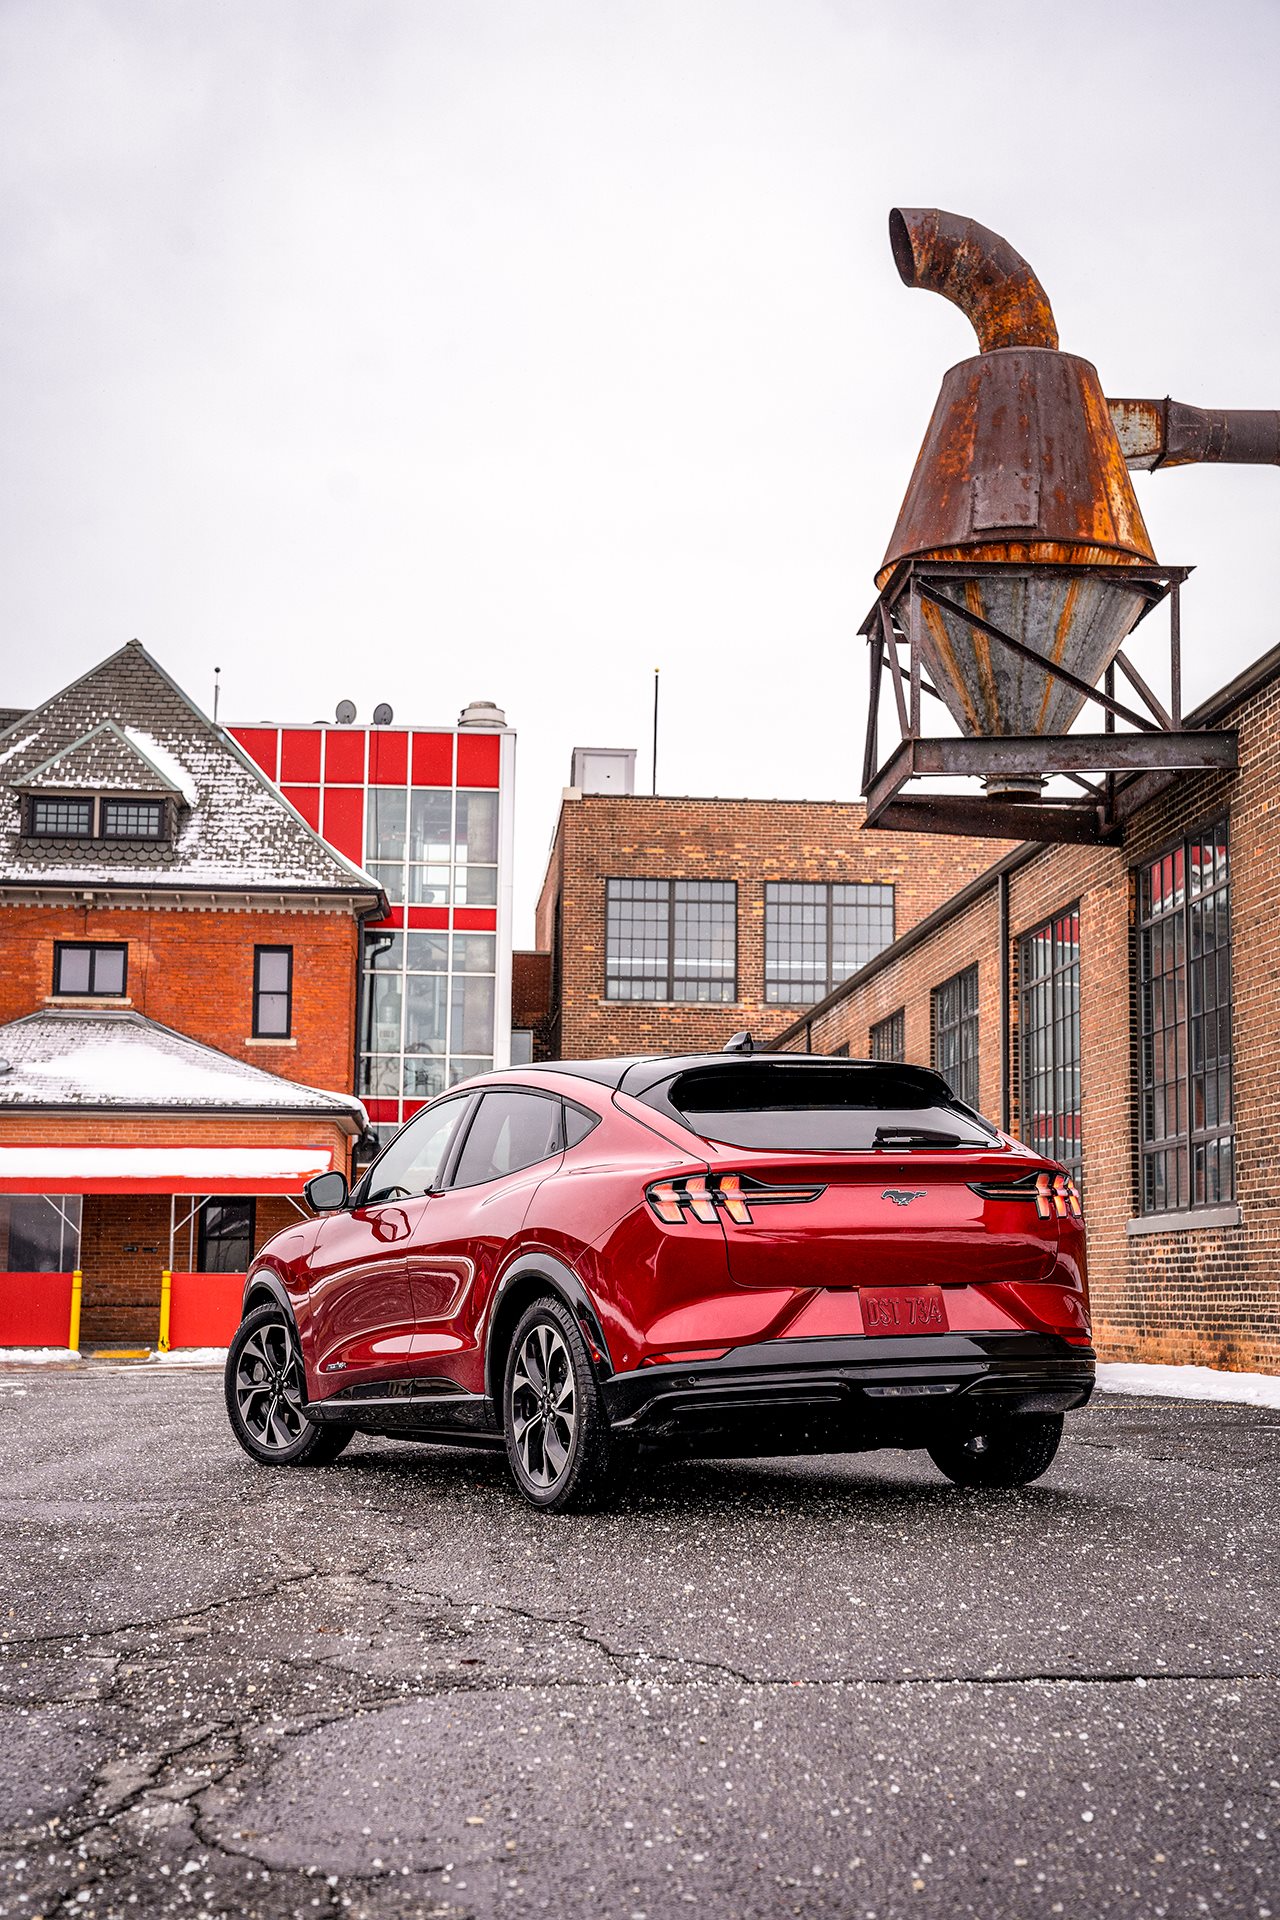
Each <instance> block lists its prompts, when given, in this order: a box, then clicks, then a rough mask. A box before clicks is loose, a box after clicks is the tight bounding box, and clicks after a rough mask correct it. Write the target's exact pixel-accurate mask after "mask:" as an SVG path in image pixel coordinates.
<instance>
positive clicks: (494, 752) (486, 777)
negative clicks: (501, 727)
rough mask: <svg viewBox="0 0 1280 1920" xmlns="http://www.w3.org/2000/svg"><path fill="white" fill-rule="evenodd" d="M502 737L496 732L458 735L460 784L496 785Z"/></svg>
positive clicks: (470, 785) (472, 785) (467, 785)
mask: <svg viewBox="0 0 1280 1920" xmlns="http://www.w3.org/2000/svg"><path fill="white" fill-rule="evenodd" d="M501 752H502V737H501V735H500V734H496V733H460V734H459V735H458V785H459V786H460V787H496V786H497V784H498V767H499V760H500V755H501Z"/></svg>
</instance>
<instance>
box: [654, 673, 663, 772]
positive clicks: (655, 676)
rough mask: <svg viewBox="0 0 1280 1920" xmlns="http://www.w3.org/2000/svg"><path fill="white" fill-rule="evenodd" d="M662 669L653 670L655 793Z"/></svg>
mask: <svg viewBox="0 0 1280 1920" xmlns="http://www.w3.org/2000/svg"><path fill="white" fill-rule="evenodd" d="M660 671H661V669H660V668H658V667H655V668H654V670H653V791H654V793H655V795H656V794H657V791H658V674H659V672H660Z"/></svg>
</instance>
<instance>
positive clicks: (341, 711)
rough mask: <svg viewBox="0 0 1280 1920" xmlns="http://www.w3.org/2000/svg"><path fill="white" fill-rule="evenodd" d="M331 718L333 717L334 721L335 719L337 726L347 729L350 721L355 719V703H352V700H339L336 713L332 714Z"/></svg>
mask: <svg viewBox="0 0 1280 1920" xmlns="http://www.w3.org/2000/svg"><path fill="white" fill-rule="evenodd" d="M333 717H334V719H335V720H336V721H337V723H338V725H339V726H340V727H349V726H350V725H351V722H352V721H353V720H354V719H355V717H356V703H355V701H354V700H339V702H338V710H337V712H336V713H335V714H334V716H333Z"/></svg>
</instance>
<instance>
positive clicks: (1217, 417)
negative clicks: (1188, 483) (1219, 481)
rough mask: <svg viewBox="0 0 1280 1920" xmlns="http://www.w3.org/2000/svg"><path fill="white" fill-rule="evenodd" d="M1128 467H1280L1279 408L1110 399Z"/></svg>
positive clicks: (1149, 468)
mask: <svg viewBox="0 0 1280 1920" xmlns="http://www.w3.org/2000/svg"><path fill="white" fill-rule="evenodd" d="M1107 407H1108V409H1109V411H1110V414H1111V419H1112V422H1113V424H1114V426H1115V430H1116V436H1117V438H1118V439H1119V441H1120V448H1121V451H1122V452H1123V454H1124V457H1125V464H1126V466H1129V467H1136V468H1138V469H1139V470H1142V471H1147V472H1150V471H1151V469H1153V468H1155V467H1189V466H1195V465H1198V464H1200V463H1202V462H1209V463H1216V464H1220V465H1223V466H1232V467H1276V466H1280V409H1275V408H1266V407H1260V408H1255V409H1253V410H1250V409H1247V408H1242V407H1188V406H1185V405H1184V404H1183V402H1182V401H1181V400H1168V399H1166V400H1108V402H1107Z"/></svg>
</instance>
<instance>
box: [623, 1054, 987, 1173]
mask: <svg viewBox="0 0 1280 1920" xmlns="http://www.w3.org/2000/svg"><path fill="white" fill-rule="evenodd" d="M642 1098H645V1099H647V1100H648V1101H650V1103H651V1104H652V1105H654V1106H660V1107H666V1108H667V1109H668V1110H669V1111H670V1112H672V1113H674V1115H675V1116H676V1118H677V1119H678V1120H680V1121H682V1122H683V1124H684V1125H685V1126H687V1127H690V1128H692V1130H693V1132H694V1133H697V1134H699V1135H701V1137H702V1138H703V1139H704V1140H715V1141H718V1142H720V1143H721V1144H722V1145H724V1146H729V1147H763V1148H777V1149H781V1150H784V1151H786V1150H794V1149H801V1150H803V1149H811V1150H815V1151H818V1152H831V1153H859V1152H870V1151H872V1150H873V1149H875V1148H877V1147H880V1148H884V1149H886V1150H892V1149H894V1148H898V1149H900V1150H904V1151H905V1150H909V1149H911V1148H928V1147H976V1146H990V1144H991V1142H992V1140H993V1139H995V1138H996V1137H997V1136H996V1130H995V1128H994V1127H992V1126H990V1125H989V1124H988V1122H987V1121H985V1120H984V1119H982V1117H981V1115H979V1114H976V1113H974V1112H973V1111H972V1110H971V1109H970V1108H969V1107H966V1106H965V1105H964V1103H963V1102H962V1101H959V1100H956V1099H955V1098H954V1097H953V1096H952V1095H951V1093H950V1092H949V1090H948V1088H947V1085H946V1082H945V1081H944V1080H943V1079H942V1078H941V1077H940V1076H939V1075H938V1074H935V1073H931V1072H929V1071H928V1070H927V1069H926V1068H920V1067H906V1068H903V1067H891V1066H861V1065H851V1066H847V1067H844V1066H842V1067H819V1066H812V1065H809V1064H808V1063H807V1062H806V1063H805V1064H804V1065H801V1064H799V1063H797V1064H796V1065H795V1066H788V1065H786V1064H784V1063H781V1062H777V1061H760V1062H758V1063H754V1062H753V1063H747V1062H745V1061H744V1062H741V1063H735V1064H733V1065H732V1066H729V1065H726V1066H723V1067H721V1066H713V1067H698V1068H695V1069H693V1070H692V1071H691V1072H689V1073H683V1074H680V1075H679V1076H678V1077H677V1078H676V1079H675V1080H674V1081H668V1082H666V1083H664V1084H663V1085H662V1086H661V1087H656V1088H654V1089H653V1090H652V1091H651V1092H650V1093H648V1094H646V1095H643V1096H642Z"/></svg>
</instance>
